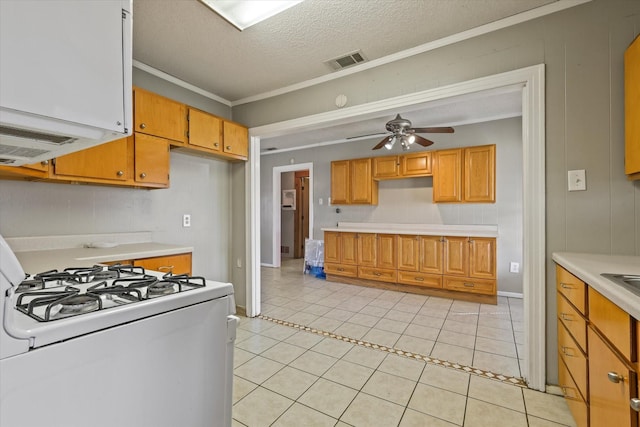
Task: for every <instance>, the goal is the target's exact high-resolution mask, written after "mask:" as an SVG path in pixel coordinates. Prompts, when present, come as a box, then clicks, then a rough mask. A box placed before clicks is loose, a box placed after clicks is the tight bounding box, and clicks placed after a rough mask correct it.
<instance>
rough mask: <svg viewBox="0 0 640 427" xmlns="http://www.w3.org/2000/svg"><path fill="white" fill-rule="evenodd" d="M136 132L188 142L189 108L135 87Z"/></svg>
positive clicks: (134, 120)
mask: <svg viewBox="0 0 640 427" xmlns="http://www.w3.org/2000/svg"><path fill="white" fill-rule="evenodd" d="M133 99H134V119H133V122H134V130H135V131H136V132H142V133H145V134H147V135H154V136H159V137H162V138H167V139H170V140H173V141H178V142H182V143H186V142H187V107H186V105H184V104H182V103H179V102H177V101H174V100H171V99H169V98H165V97H163V96H160V95H157V94H155V93H153V92H149V91H146V90H144V89H140V88H137V87H134V89H133Z"/></svg>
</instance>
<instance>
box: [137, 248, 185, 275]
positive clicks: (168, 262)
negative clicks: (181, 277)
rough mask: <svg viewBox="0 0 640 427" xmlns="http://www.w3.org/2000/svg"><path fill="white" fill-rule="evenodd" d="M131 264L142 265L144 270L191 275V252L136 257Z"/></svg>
mask: <svg viewBox="0 0 640 427" xmlns="http://www.w3.org/2000/svg"><path fill="white" fill-rule="evenodd" d="M133 265H135V266H140V267H143V268H144V269H145V270H153V271H159V272H160V273H172V274H188V275H191V254H190V253H186V254H178V255H169V256H160V257H153V258H142V259H136V260H134V261H133Z"/></svg>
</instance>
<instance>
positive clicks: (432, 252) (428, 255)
mask: <svg viewBox="0 0 640 427" xmlns="http://www.w3.org/2000/svg"><path fill="white" fill-rule="evenodd" d="M443 247H444V238H443V237H440V236H420V271H421V272H423V273H431V274H442V273H443Z"/></svg>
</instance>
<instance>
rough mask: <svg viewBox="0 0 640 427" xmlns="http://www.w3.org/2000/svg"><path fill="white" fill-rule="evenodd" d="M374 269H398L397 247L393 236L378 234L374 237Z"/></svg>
mask: <svg viewBox="0 0 640 427" xmlns="http://www.w3.org/2000/svg"><path fill="white" fill-rule="evenodd" d="M376 241H377V243H376V245H377V248H376V267H378V268H389V269H396V268H398V267H397V266H398V263H397V254H398V249H397V248H398V246H397V240H396V235H395V234H378V235H377V237H376Z"/></svg>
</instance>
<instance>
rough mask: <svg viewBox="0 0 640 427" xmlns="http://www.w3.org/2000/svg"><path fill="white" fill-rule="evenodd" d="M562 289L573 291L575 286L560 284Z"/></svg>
mask: <svg viewBox="0 0 640 427" xmlns="http://www.w3.org/2000/svg"><path fill="white" fill-rule="evenodd" d="M560 287H561V288H562V289H573V286H571V285H569V284H567V283H560Z"/></svg>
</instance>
